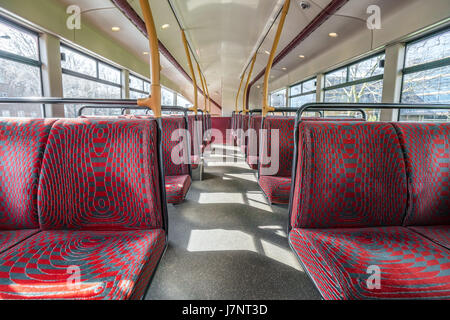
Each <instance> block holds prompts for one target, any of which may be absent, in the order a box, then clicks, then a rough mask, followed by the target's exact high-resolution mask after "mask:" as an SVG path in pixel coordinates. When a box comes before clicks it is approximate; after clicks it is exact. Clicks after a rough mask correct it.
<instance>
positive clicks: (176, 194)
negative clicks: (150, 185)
mask: <svg viewBox="0 0 450 320" xmlns="http://www.w3.org/2000/svg"><path fill="white" fill-rule="evenodd" d="M191 182H192V180H191V177H190V176H189V175H184V176H166V194H167V202H168V203H172V204H178V203H181V202H183V201H184V199H185V198H186V195H187V193H188V191H189V188H190V187H191Z"/></svg>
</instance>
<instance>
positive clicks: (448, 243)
mask: <svg viewBox="0 0 450 320" xmlns="http://www.w3.org/2000/svg"><path fill="white" fill-rule="evenodd" d="M410 229H411V230H414V231H415V232H417V233H419V234H421V235H423V236H424V237H426V238H428V239H430V240H431V241H433V242H436V243H437V244H440V245H441V246H443V247H446V248H447V249H449V250H450V226H448V225H447V226H427V227H410Z"/></svg>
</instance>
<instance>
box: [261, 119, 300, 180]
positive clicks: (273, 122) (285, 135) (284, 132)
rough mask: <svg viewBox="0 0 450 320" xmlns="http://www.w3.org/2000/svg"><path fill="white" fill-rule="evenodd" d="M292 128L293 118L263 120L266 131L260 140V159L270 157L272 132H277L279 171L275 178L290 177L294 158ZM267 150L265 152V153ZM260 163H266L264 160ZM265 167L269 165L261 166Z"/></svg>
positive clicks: (293, 124)
mask: <svg viewBox="0 0 450 320" xmlns="http://www.w3.org/2000/svg"><path fill="white" fill-rule="evenodd" d="M294 126H295V117H277V116H271V117H267V118H266V119H265V120H264V128H263V129H265V130H267V137H266V138H264V139H262V140H261V144H262V148H261V149H262V150H264V151H263V152H262V154H261V155H260V157H261V158H263V157H264V156H270V155H271V145H272V130H278V132H279V136H280V148H279V152H280V158H279V159H278V160H279V170H278V173H277V174H276V176H279V177H291V176H292V161H293V158H294ZM265 150H267V151H265ZM261 160H262V161H261V163H267V162H268V161H267V160H266V159H261ZM262 166H263V167H267V166H270V165H262Z"/></svg>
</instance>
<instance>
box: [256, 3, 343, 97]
mask: <svg viewBox="0 0 450 320" xmlns="http://www.w3.org/2000/svg"><path fill="white" fill-rule="evenodd" d="M348 1H349V0H331V1H330V3H329V4H328V5H327V6H326V7H325V8H324V9H323V10H322V11H321V12H320V13H319V14H318V15H317V16H316V17H315V18H314V19H313V20H312V21H311V22H310V23H309V24H308V25H307V26H306V27H305V28H304V29H303V30H301V31H300V33H299V34H298V35H297V36H296V37H295V38H294V39H293V40H292V41H291V42H290V43H289V44H288V45H287V46H286V47H285V48H284V49H283V50H281V52H280V53H279V54H278V55H277V56H276V58H275V59H274V62H273V65H272V66H275V65H277V64H278V63H279V62H280V61H281V60H282V59H283V58H284V57H286V56H287V55H288V54H289V53H290V52H292V50H294V49H295V48H297V47H298V46H299V45H300V43H302V42H303V41H304V40H305V39H306V38H308V37H309V36H310V35H311V34H312V33H313V32H314V31H316V30H317V29H318V28H319V27H320V26H321V25H322V24H324V23H325V22H326V21H327V20H328V19H329V18H330V17H332V16H334V15H335V14H336V12H338V11H339V10H340V9H341V8H342V7H343V6H344V5H345V4H346V3H348ZM266 72H267V70H262V71H261V72H260V73H259V74H258V75H257V76H256V77H255V78H254V79H253V80H252V82H251V83H250V86H249V87H248V91H250V90H251V88H252V87H253V86H254V85H255V83H256V82H257V81H258V80H259V79H261V77H263V76H264V74H265V73H266Z"/></svg>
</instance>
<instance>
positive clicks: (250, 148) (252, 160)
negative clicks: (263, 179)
mask: <svg viewBox="0 0 450 320" xmlns="http://www.w3.org/2000/svg"><path fill="white" fill-rule="evenodd" d="M261 125H262V116H261V115H256V114H255V115H251V116H250V122H249V130H251V131H250V133H249V135H248V144H247V149H246V161H247V164H248V165H249V166H250V167H251V168H252V169H253V170H257V169H258V157H259V133H260V131H261Z"/></svg>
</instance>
